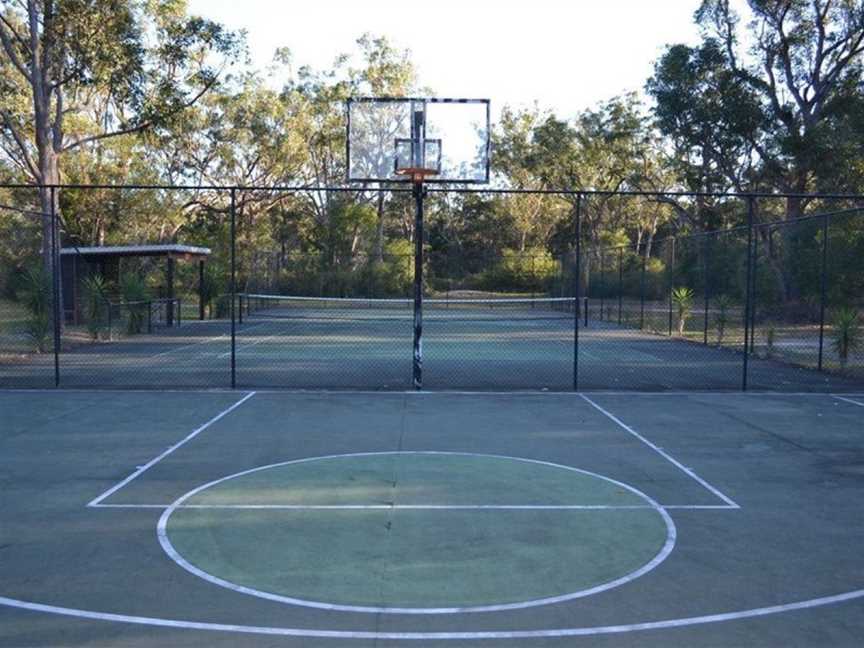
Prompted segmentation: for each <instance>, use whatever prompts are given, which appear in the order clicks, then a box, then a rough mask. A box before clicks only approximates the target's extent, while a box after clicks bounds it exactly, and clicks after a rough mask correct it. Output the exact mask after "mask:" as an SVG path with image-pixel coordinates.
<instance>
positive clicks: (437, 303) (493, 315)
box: [239, 294, 576, 322]
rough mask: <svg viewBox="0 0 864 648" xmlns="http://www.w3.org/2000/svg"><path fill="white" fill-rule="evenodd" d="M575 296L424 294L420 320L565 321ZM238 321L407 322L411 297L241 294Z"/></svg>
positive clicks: (573, 307)
mask: <svg viewBox="0 0 864 648" xmlns="http://www.w3.org/2000/svg"><path fill="white" fill-rule="evenodd" d="M575 308H576V300H575V299H573V298H570V297H537V298H523V297H506V298H505V297H494V298H471V299H447V298H443V299H442V298H424V299H423V318H424V320H427V321H428V320H433V321H434V320H448V321H463V322H464V321H489V320H491V321H501V320H504V321H507V320H538V321H539V320H567V321H572V320H573V318H574V309H575ZM239 312H240V319H241V322H242V321H244V320H248V321H260V320H277V319H309V320H330V319H334V320H370V321H375V320H410V319H411V318H412V317H413V312H414V300H413V299H404V298H402V299H382V298H374V299H363V298H356V297H300V296H281V295H261V294H242V295H240V296H239Z"/></svg>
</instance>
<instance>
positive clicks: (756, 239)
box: [750, 226, 771, 354]
mask: <svg viewBox="0 0 864 648" xmlns="http://www.w3.org/2000/svg"><path fill="white" fill-rule="evenodd" d="M768 236H771V231H770V230H769V231H768ZM758 278H759V236H758V234H757V231H756V229H755V226H754V229H753V278H752V279H751V283H752V284H753V287H752V288H751V294H750V353H751V354H755V353H756V299H757V297H758V296H759V294H758V292H757V290H756V284H757V279H758Z"/></svg>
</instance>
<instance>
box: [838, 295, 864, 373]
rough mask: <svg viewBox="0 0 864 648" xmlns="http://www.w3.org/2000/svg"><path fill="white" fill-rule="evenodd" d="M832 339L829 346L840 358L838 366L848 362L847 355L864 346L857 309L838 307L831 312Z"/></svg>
mask: <svg viewBox="0 0 864 648" xmlns="http://www.w3.org/2000/svg"><path fill="white" fill-rule="evenodd" d="M831 324H832V327H833V340H832V342H831V347H832V348H833V349H834V352H835V353H836V354H837V357H838V358H839V359H840V367H841V368H843V369H845V368H846V366H847V365H848V364H849V355H850V354H852V353H855V352H856V351H859V350H861V348H862V347H864V328H862V327H861V320H860V318H859V316H858V311H857V310H855V309H854V308H851V307H843V308H838V309H837V310H835V311H834V312H833V313H832V317H831Z"/></svg>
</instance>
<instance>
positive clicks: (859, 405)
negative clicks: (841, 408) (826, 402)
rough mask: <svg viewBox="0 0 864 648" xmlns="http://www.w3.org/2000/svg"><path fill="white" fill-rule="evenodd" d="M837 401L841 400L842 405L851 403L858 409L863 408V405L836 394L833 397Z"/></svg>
mask: <svg viewBox="0 0 864 648" xmlns="http://www.w3.org/2000/svg"><path fill="white" fill-rule="evenodd" d="M833 396H834V398H836V399H837V400H841V401H843V402H844V403H852V404H853V405H857V406H858V407H864V403H862V402H859V401H857V400H852V399H851V398H846V397H844V396H838V395H837V394H834V395H833Z"/></svg>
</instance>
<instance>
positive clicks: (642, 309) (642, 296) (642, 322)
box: [639, 250, 646, 331]
mask: <svg viewBox="0 0 864 648" xmlns="http://www.w3.org/2000/svg"><path fill="white" fill-rule="evenodd" d="M645 253H646V252H645V251H644V250H643V251H642V276H641V277H640V279H639V330H640V331H642V330H644V329H645V265H646V259H645Z"/></svg>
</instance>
